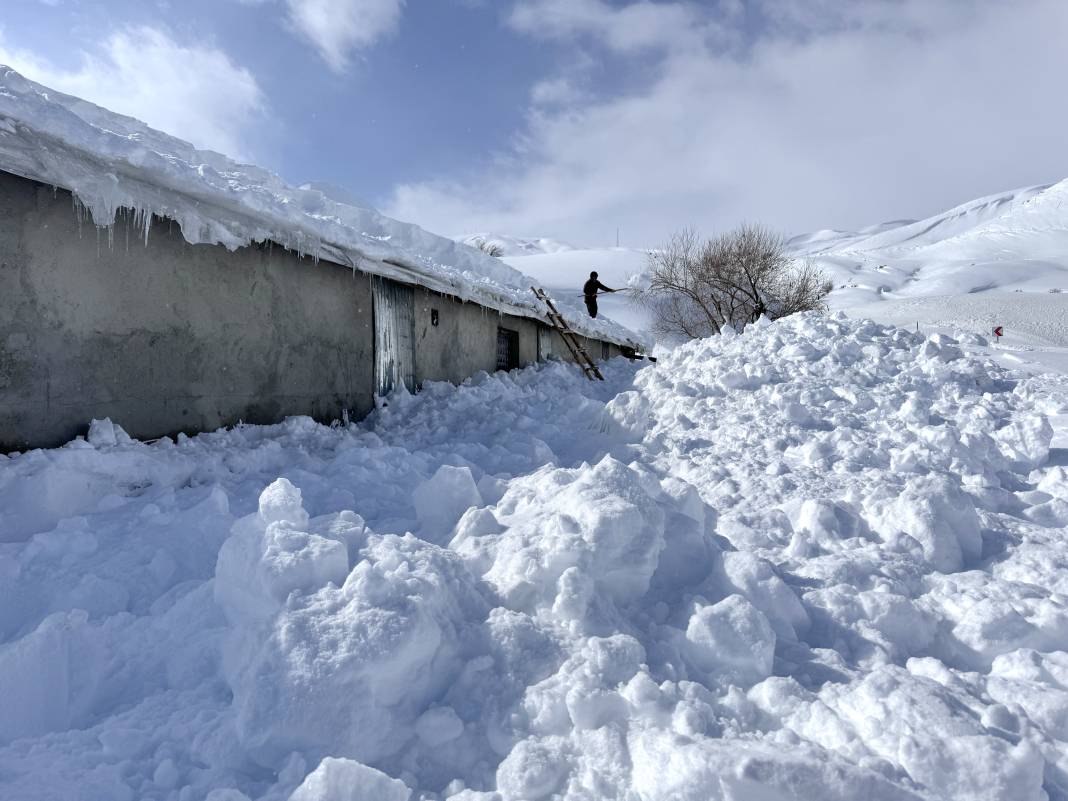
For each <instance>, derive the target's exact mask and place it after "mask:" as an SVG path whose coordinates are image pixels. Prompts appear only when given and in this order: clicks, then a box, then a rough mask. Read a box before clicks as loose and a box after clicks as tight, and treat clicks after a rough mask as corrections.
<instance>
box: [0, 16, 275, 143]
mask: <svg viewBox="0 0 1068 801" xmlns="http://www.w3.org/2000/svg"><path fill="white" fill-rule="evenodd" d="M0 63H4V64H7V65H8V66H10V67H12V68H13V69H15V70H16V71H18V72H20V73H22V74H23V75H25V76H26V77H27V78H30V79H31V80H34V81H37V82H38V83H42V84H44V85H45V86H48V87H50V88H52V89H56V90H58V91H60V92H64V93H67V94H72V95H75V96H77V97H80V98H83V99H85V100H89V101H91V102H93V103H96V104H98V105H101V106H104V107H105V108H108V109H110V110H111V111H117V112H119V113H120V114H126V115H128V116H131V117H136V118H137V119H139V120H141V121H142V122H145V123H147V124H148V125H150V126H152V127H153V128H157V129H159V130H162V131H164V132H166V133H169V134H172V135H173V136H178V137H181V138H182V139H186V140H188V141H190V142H192V143H193V144H194V145H197V146H198V147H202V148H210V149H212V150H217V151H219V152H222V153H225V154H227V155H230V156H235V157H238V158H247V157H248V155H249V154H248V152H247V135H248V133H249V131H250V128H251V127H252V126H253V125H255V124H256V123H257V122H258V121H260V119H261V117H262V115H263V112H264V97H263V93H262V92H261V91H260V88H259V86H258V84H257V83H256V79H255V78H254V77H253V76H252V74H251V73H250V72H248V70H246V69H244V68H242V67H238V66H236V65H235V64H234V63H233V62H232V61H230V59H229V57H228V56H227V55H226V54H225V53H223V52H222V51H221V50H216V49H214V48H211V47H208V46H204V45H180V44H178V43H177V42H175V41H174V40H172V39H171V38H170V37H169V36H168V35H167V34H166V33H164V32H163V31H160V30H157V29H154V28H146V27H141V28H130V29H127V30H124V31H120V32H118V33H115V34H113V35H111V36H110V37H108V38H107V39H106V40H104V41H103V42H102V43H101V45H100V47H99V49H98V51H97V52H93V53H84V54H82V56H81V59H80V64H79V66H78V67H77V68H75V69H64V68H62V67H58V66H56V65H54V64H52V63H50V62H48V61H45V60H43V59H40V58H38V57H37V56H35V55H34V54H32V53H29V52H26V51H22V50H18V49H14V48H12V47H10V46H8V45H7V43H6V42H5V41H4V40H3V39H0Z"/></svg>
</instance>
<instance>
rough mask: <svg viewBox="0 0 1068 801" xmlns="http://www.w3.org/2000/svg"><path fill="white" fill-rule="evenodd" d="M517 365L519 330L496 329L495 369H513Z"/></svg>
mask: <svg viewBox="0 0 1068 801" xmlns="http://www.w3.org/2000/svg"><path fill="white" fill-rule="evenodd" d="M518 366H519V332H518V331H513V330H511V329H510V328H498V329H497V369H498V370H514V369H515V368H517V367H518Z"/></svg>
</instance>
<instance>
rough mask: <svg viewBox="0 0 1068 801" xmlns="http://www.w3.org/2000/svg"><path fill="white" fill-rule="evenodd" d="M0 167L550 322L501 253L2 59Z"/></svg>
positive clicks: (106, 219)
mask: <svg viewBox="0 0 1068 801" xmlns="http://www.w3.org/2000/svg"><path fill="white" fill-rule="evenodd" d="M358 157H360V154H354V158H358ZM0 169H2V170H4V171H6V172H11V173H14V174H16V175H21V176H23V177H25V178H30V179H33V180H36V181H40V182H42V183H46V184H51V185H53V186H58V187H63V188H65V189H68V190H70V191H71V192H72V193H73V194H74V197H75V199H76V208H75V211H76V212H78V213H82V214H88V215H89V216H90V218H91V219H92V221H93V222H94V223H95V224H96V225H99V226H111V225H112V224H114V222H115V219H116V215H117V214H119V213H121V212H120V210H122V209H128V210H132V211H133V214H134V219H135V220H136V221H137V222H138V223H139V224H140V225H141V226H142V228H143V231H144V236H145V237H146V238H147V237H148V236H149V228H150V223H151V218H152V215H158V216H161V217H167V218H170V219H172V220H175V221H177V222H178V223H179V224H180V226H181V231H182V235H183V236H184V237H185V239H186V240H187V241H189V242H190V243H194V244H198V243H208V244H220V245H224V246H226V247H227V248H229V249H231V250H233V249H236V248H239V247H243V246H245V245H248V244H250V243H252V242H262V241H268V240H269V241H272V242H277V243H279V244H281V245H283V246H284V247H286V248H288V249H291V250H294V251H296V252H299V253H301V254H305V255H310V256H313V257H315V258H317V259H318V258H323V259H328V260H330V261H333V262H336V263H338V264H341V265H343V266H346V267H352V268H354V269H360V270H363V271H365V272H369V273H373V274H377V275H383V276H386V277H388V278H395V279H398V280H401V281H406V282H408V283H416V284H420V285H424V286H427V287H429V288H430V289H433V290H436V291H440V292H445V293H448V294H451V295H455V296H457V297H460V298H461V299H464V300H470V301H475V302H478V303H480V304H482V305H484V306H486V307H488V308H491V309H494V310H498V311H502V312H507V313H512V314H518V315H521V316H526V317H534V318H537V319H543V317H544V310H543V309H541V308H540V304H539V302H538V301H537V300H535V299H534V297H533V295H532V293H531V292H530V287H531V284H532V281H531V279H530V278H529V277H527V276H525V275H523V274H522V273H520V272H519V271H517V270H514V269H512V268H511V267H509V266H508V265H507V264H505V263H504V262H502V261H501V260H499V259H495V258H492V257H490V256H487V255H485V254H483V253H481V252H479V251H478V250H476V249H474V248H471V247H467V246H464V245H462V244H458V243H456V242H454V241H452V240H451V239H447V238H445V237H441V236H437V235H435V234H431V233H429V232H427V231H425V230H423V229H422V228H419V227H418V226H415V225H411V224H407V223H402V222H398V221H397V220H393V219H390V218H388V217H385V216H383V215H382V214H380V213H379V212H377V211H375V210H374V209H372V208H370V207H368V206H367V205H366V204H365V203H364V202H363V201H360V200H358V199H357V198H355V197H353V196H351V195H348V194H347V193H345V192H344V190H338V189H337V188H335V187H331V186H330V185H328V184H314V183H313V184H305V185H303V186H302V187H301V188H296V187H293V186H290V185H288V184H286V183H285V182H284V181H282V179H281V178H279V177H278V176H277V175H274V174H273V173H270V172H268V171H267V170H264V169H261V168H259V167H255V166H251V165H247V164H239V163H237V162H235V161H232V160H231V159H229V158H226V157H225V156H222V155H220V154H218V153H214V152H211V151H203V150H197V149H195V148H194V147H193V146H192V145H190V144H189V143H187V142H183V141H182V140H180V139H176V138H174V137H172V136H168V135H167V134H165V133H161V132H159V131H155V130H153V129H151V128H149V127H148V126H147V125H145V124H144V123H142V122H139V121H138V120H135V119H132V118H130V117H124V116H122V115H119V114H115V113H113V112H110V111H108V110H106V109H103V108H100V107H99V106H95V105H93V104H91V103H88V102H86V101H84V100H81V99H79V98H76V97H72V96H69V95H64V94H62V93H60V92H55V91H52V90H51V89H48V88H47V87H44V86H41V85H40V84H37V83H34V82H33V81H30V80H27V79H26V78H23V77H22V76H21V75H19V74H18V73H17V72H15V71H14V70H12V69H10V68H8V67H4V66H0ZM560 309H561V311H563V312H564V313H565V315H566V316H567V318H568V320H569V322H570V323H571V324H572V327H573V328H575V329H576V330H578V331H580V332H582V333H587V334H590V335H592V336H599V337H603V338H606V339H609V340H611V341H614V342H622V343H636V344H644V343H643V342H642V340H641V339H640V337H638V336H636V335H635V334H633V333H632V332H630V331H628V330H626V329H625V328H623V327H622V326H620V325H619V324H618V323H614V322H612V321H611V320H610V319H607V318H606V319H603V320H602V319H598V320H591V319H590V318H589V317H588V316H587V315H586V314H585V310H584V309H583V308H582V305H581V303H580V302H578V300H576V299H573V298H561V305H560Z"/></svg>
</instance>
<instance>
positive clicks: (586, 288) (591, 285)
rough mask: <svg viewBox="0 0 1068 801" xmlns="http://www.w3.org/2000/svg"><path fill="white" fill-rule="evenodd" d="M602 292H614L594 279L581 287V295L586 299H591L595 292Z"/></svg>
mask: <svg viewBox="0 0 1068 801" xmlns="http://www.w3.org/2000/svg"><path fill="white" fill-rule="evenodd" d="M598 289H599V290H601V291H602V292H614V291H615V290H614V289H609V288H608V287H606V286H605V285H604V284H602V283H601V282H600V281H598V280H597V279H596V278H591V279H590V280H589V281H587V282H586V283H585V284H583V285H582V294H583V295H585V296H586V297H592V296H594V295H596V294H597V290H598Z"/></svg>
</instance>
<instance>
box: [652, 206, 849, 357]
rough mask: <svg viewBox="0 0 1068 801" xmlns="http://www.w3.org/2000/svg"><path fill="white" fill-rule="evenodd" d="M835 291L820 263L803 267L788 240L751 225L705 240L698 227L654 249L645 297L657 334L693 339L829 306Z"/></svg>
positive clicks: (680, 233) (678, 234) (685, 231)
mask: <svg viewBox="0 0 1068 801" xmlns="http://www.w3.org/2000/svg"><path fill="white" fill-rule="evenodd" d="M830 291H831V283H830V282H829V281H828V280H827V279H826V277H825V276H824V275H823V274H822V273H821V272H820V271H819V270H818V269H817V268H816V267H815V266H814V265H812V264H811V263H803V264H800V265H797V264H795V262H794V260H793V259H791V258H790V256H789V255H788V254H787V253H786V248H785V244H784V241H783V239H782V237H780V236H778V235H777V234H774V233H772V232H771V231H770V230H768V229H767V228H764V227H762V226H758V225H743V226H742V227H740V228H738V229H736V230H734V231H731V232H729V233H726V234H721V235H719V236H716V237H712V238H711V239H708V240H706V241H704V242H702V241H701V240H700V239H699V238H698V235H697V233H696V232H695V231H693V230H692V229H686V230H684V231H681V232H679V233H677V234H675V235H674V236H673V237H672V238H671V240H670V241H669V242H668V243H667V245H666V246H665V247H664V248H663V249H661V250H657V251H653V252H652V253H650V255H649V283H648V287H647V288H646V289H644V290H642V291H641V292H640V293H638V296H639V300H640V301H642V302H644V303H645V304H646V305H647V306H648V307H649V308H650V310H651V311H652V314H653V320H654V327H655V329H656V331H657V333H660V334H666V335H671V336H679V335H681V336H684V337H687V338H691V339H693V338H697V337H703V336H709V335H711V334H718V333H719V332H720V330H721V329H722V327H723V326H724V325H730V326H732V327H734V328H737V329H741V328H744V327H745V326H746V325H748V324H749V323H752V322H755V321H756V320H758V319H760V317H761V315H767V316H768V317H770V318H772V319H776V318H779V317H785V316H786V315H788V314H794V313H795V312H799V311H814V310H823V309H825V308H826V305H825V298H826V297H827V294H828V293H829V292H830Z"/></svg>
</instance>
